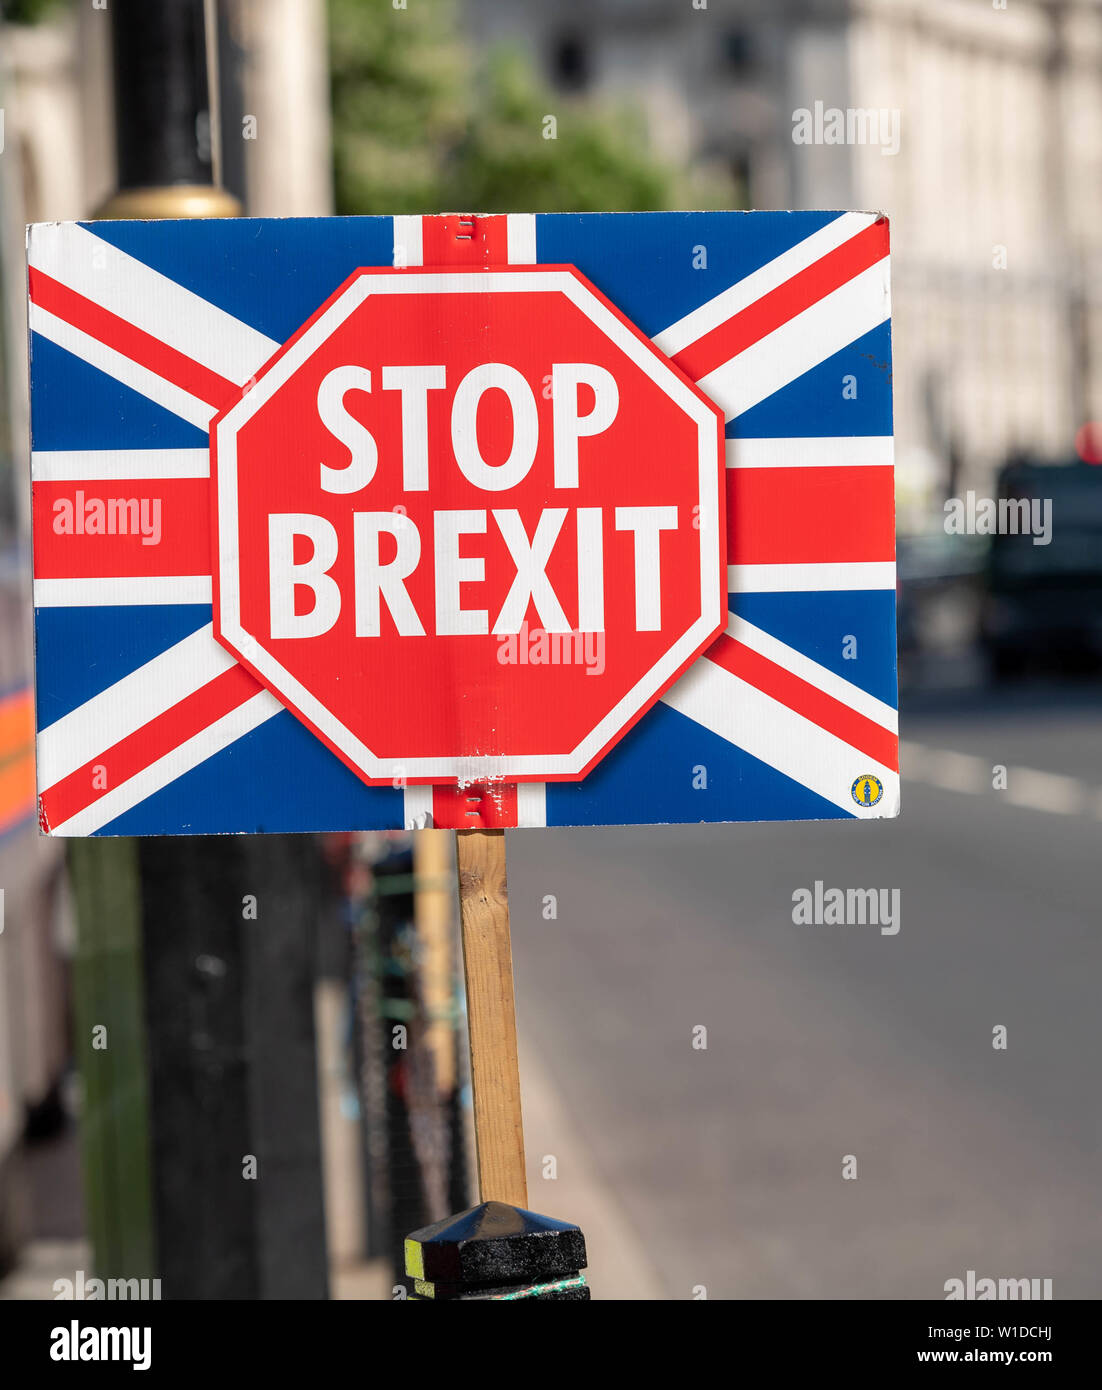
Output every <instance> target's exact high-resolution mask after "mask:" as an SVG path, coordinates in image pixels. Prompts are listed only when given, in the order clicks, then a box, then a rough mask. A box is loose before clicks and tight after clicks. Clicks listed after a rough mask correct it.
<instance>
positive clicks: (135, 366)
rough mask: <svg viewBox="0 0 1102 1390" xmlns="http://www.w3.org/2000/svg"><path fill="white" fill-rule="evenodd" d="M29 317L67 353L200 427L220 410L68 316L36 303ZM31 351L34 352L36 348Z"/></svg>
mask: <svg viewBox="0 0 1102 1390" xmlns="http://www.w3.org/2000/svg"><path fill="white" fill-rule="evenodd" d="M28 320H29V323H30V327H31V329H32V331H33V332H35V333H41V334H42V336H43V337H44V338H49V340H50V342H52V343H56V344H57V345H58V347H62V348H64V349H65V351H66V352H71V353H72V354H73V355H74V357H79V358H81V360H82V361H84V362H88V363H89V364H90V365H91V366H93V367H98V368H99V370H100V371H101V372H106V374H107V375H108V376H113V377H114V378H115V380H116V381H121V382H122V383H123V385H124V386H129V387H130V389H131V390H133V391H138V392H140V394H141V395H143V396H146V397H148V398H149V400H151V401H156V403H157V404H158V405H163V406H164V408H165V409H166V410H171V411H172V413H173V415H179V416H180V418H181V419H183V420H187V421H188V422H189V423H190V424H192V425H195V426H197V428H199V429H201V430H205V429H207V428H208V427H209V425H210V422H211V420H212V419H213V418H214V415H215V413H216V412H215V409H214V406H212V405H208V404H207V402H206V401H201V400H200V399H199V397H198V396H193V395H192V394H191V392H190V391H185V390H183V389H182V387H179V386H175V385H174V384H173V383H172V382H171V381H166V380H165V379H164V377H161V376H158V375H157V373H156V372H152V371H150V369H149V368H148V367H143V366H141V365H140V364H139V363H137V362H132V361H131V360H130V358H129V357H124V356H123V355H122V353H121V352H116V351H115V349H114V348H111V347H108V346H107V344H106V343H101V342H100V340H99V339H98V338H93V337H91V336H90V335H89V334H87V333H85V332H84V331H83V330H82V329H79V328H74V327H73V325H72V324H71V323H66V321H65V320H64V319H59V318H58V317H57V316H56V315H55V314H51V313H50V312H49V311H48V310H46V309H43V308H42V307H41V306H40V305H38V304H35V303H33V302H32V303H31V304H30V306H29V309H28ZM31 351H32V353H33V351H34V349H33V347H32V349H31Z"/></svg>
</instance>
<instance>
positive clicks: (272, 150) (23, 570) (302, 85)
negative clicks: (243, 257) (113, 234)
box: [0, 0, 347, 1275]
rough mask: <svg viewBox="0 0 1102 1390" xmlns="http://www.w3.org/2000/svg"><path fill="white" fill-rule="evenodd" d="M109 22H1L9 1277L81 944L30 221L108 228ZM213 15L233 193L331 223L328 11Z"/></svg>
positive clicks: (62, 1062)
mask: <svg viewBox="0 0 1102 1390" xmlns="http://www.w3.org/2000/svg"><path fill="white" fill-rule="evenodd" d="M109 11H110V7H108V9H104V8H101V7H93V6H92V5H91V4H89V3H84V0H81V3H70V4H65V3H63V0H59V3H58V4H57V6H56V7H55V8H54V9H53V10H49V11H47V12H46V14H45V17H44V18H43V20H42V22H39V23H37V24H26V25H24V24H15V23H5V24H0V317H2V324H0V888H2V889H3V895H2V897H0V1275H2V1274H3V1273H4V1271H5V1269H6V1268H7V1267H8V1266H9V1265H10V1264H11V1263H12V1261H13V1260H14V1259H15V1258H16V1256H17V1254H18V1251H19V1249H20V1247H21V1246H22V1245H23V1243H24V1242H25V1241H26V1239H27V1237H28V1235H29V1234H31V1233H32V1232H33V1230H34V1222H33V1220H32V1213H31V1208H32V1207H33V1205H34V1203H33V1201H32V1200H31V1199H30V1192H31V1187H32V1184H30V1183H29V1182H28V1180H27V1171H26V1165H25V1164H24V1161H23V1141H24V1137H25V1136H26V1135H28V1134H31V1133H32V1132H43V1131H44V1130H45V1129H46V1128H48V1127H49V1126H51V1125H52V1124H54V1123H56V1117H57V1111H58V1107H59V1105H60V1103H61V1095H62V1092H63V1089H64V1088H63V1085H62V1083H63V1081H64V1077H65V1074H66V1071H67V1068H68V1067H69V1064H70V1057H71V1046H70V1036H69V1033H70V1022H69V1019H70V1007H69V1006H70V999H69V994H70V985H69V971H68V961H69V958H70V957H71V955H72V952H73V949H74V937H73V929H72V916H71V911H70V906H69V901H68V893H67V888H66V883H65V876H64V872H63V863H64V854H63V845H62V844H60V843H59V842H57V841H55V840H48V839H45V838H43V837H41V836H40V835H39V834H38V829H37V812H36V794H35V777H34V741H33V740H34V717H33V699H32V693H31V679H32V664H31V663H32V639H31V624H30V615H31V593H30V563H29V544H30V485H29V479H30V460H29V447H30V435H29V419H28V390H27V322H26V295H25V284H26V281H25V276H26V269H25V259H24V237H25V225H26V224H27V223H29V222H43V221H54V220H59V221H60V220H69V219H79V218H87V217H91V216H94V215H95V212H96V209H97V208H99V207H100V206H102V205H103V203H104V201H105V200H106V198H107V197H108V196H109V195H110V194H111V193H112V191H113V190H114V188H115V180H116V170H115V153H114V152H115V148H116V140H115V118H114V76H113V70H112V68H113V64H112V45H111V30H110V18H111V17H110V12H109ZM215 13H216V14H217V19H218V28H219V42H218V44H217V46H216V48H215V49H212V51H210V52H208V77H209V78H210V79H211V82H212V86H213V87H214V89H215V91H216V92H217V94H218V100H219V101H220V103H221V109H222V113H223V117H224V122H225V124H224V127H223V132H222V133H223V140H222V150H221V154H222V175H223V182H224V183H225V184H226V186H227V187H229V188H230V190H231V191H232V192H234V193H235V194H236V195H237V197H238V198H239V200H240V201H241V203H242V205H243V206H244V207H245V209H246V210H247V211H250V212H255V213H256V214H258V215H300V216H310V215H324V214H326V213H328V212H330V211H331V210H332V168H331V158H330V138H329V85H328V54H327V25H326V6H325V0H219V4H218V5H217V6H216V7H215ZM216 54H217V56H215V55H216ZM330 1108H332V1107H330ZM346 1128H347V1127H346ZM341 1138H342V1140H344V1139H345V1138H346V1136H344V1135H342V1136H341Z"/></svg>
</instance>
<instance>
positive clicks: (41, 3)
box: [0, 0, 59, 24]
mask: <svg viewBox="0 0 1102 1390" xmlns="http://www.w3.org/2000/svg"><path fill="white" fill-rule="evenodd" d="M58 4H59V0H0V19H4V20H6V21H7V22H8V23H9V24H37V23H38V21H39V20H40V19H45V18H47V17H48V15H49V13H50V11H51V10H56V9H57V8H58Z"/></svg>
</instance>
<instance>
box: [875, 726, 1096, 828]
mask: <svg viewBox="0 0 1102 1390" xmlns="http://www.w3.org/2000/svg"><path fill="white" fill-rule="evenodd" d="M899 752H900V757H901V760H902V763H903V768H902V771H903V776H904V779H905V780H910V781H912V782H924V783H925V784H926V785H927V786H931V787H937V788H938V789H939V790H941V791H951V792H963V793H965V794H969V795H977V796H978V795H982V794H984V793H986V792H988V791H991V790H994V788H993V787H992V779H993V769H994V767H995V766H996V765H995V764H991V765H990V766H989V765H988V764H987V763H986V762H985V761H984V760H983V758H981V757H979V756H977V755H976V754H974V753H960V752H958V751H957V750H956V749H952V748H927V747H926V746H925V745H924V744H921V743H912V742H911V741H910V740H909V739H907V740H904V741H903V742H901V743H900V745H899ZM999 794H1000V795H1001V796H1003V797H1005V799H1006V800H1007V801H1008V802H1009V803H1010V804H1011V806H1021V807H1023V808H1025V809H1026V810H1029V811H1046V812H1048V813H1049V814H1050V815H1057V816H1075V815H1089V814H1093V816H1094V818H1095V819H1096V820H1102V787H1092V786H1090V784H1089V783H1087V782H1082V781H1080V780H1079V778H1077V777H1067V776H1065V775H1064V774H1063V773H1058V772H1041V771H1039V770H1038V769H1037V768H1032V767H1010V766H1008V767H1007V769H1006V787H1005V788H1004V789H1001V790H1000V792H999Z"/></svg>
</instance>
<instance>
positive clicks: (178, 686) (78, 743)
mask: <svg viewBox="0 0 1102 1390" xmlns="http://www.w3.org/2000/svg"><path fill="white" fill-rule="evenodd" d="M236 665H237V662H236V661H235V660H234V658H233V657H232V656H231V655H230V653H229V652H228V651H227V650H226V649H225V647H223V646H220V645H219V644H218V643H217V642H216V641H215V640H214V628H213V625H212V624H211V623H207V624H206V626H205V627H201V628H199V630H198V631H197V632H193V633H191V634H190V636H188V637H185V638H184V639H183V640H182V641H181V642H177V643H175V645H173V646H171V647H169V648H168V650H167V651H163V652H161V653H160V655H159V656H155V657H154V658H153V659H152V660H151V661H147V662H146V663H145V665H144V666H139V667H138V668H137V670H136V671H131V672H130V674H129V675H127V676H123V678H122V679H121V680H118V681H116V682H115V683H114V685H109V686H108V687H107V689H106V690H101V691H100V693H99V694H98V695H93V696H92V698H91V699H90V700H85V702H84V704H82V705H78V706H77V708H76V709H74V710H71V711H70V712H69V713H68V714H65V715H62V717H61V718H60V719H57V720H55V721H54V722H53V723H52V724H48V725H47V726H46V728H44V729H40V730H39V733H38V783H39V789H40V790H41V791H46V790H48V789H49V788H50V787H52V786H54V785H55V784H56V783H57V782H60V781H61V780H62V778H64V777H68V776H69V774H70V773H71V772H75V771H76V770H77V768H78V767H83V766H84V765H85V763H87V762H90V761H91V759H92V758H95V757H97V756H98V755H99V754H101V753H103V752H105V751H106V750H107V749H108V748H113V747H114V746H115V744H116V743H118V742H119V741H120V740H121V739H124V738H126V737H128V735H130V734H132V733H134V731H135V730H136V729H140V728H141V727H142V725H143V724H148V723H149V721H150V720H151V719H156V718H157V716H158V715H160V714H164V712H165V710H167V709H171V708H172V706H173V705H175V704H177V703H178V702H179V701H180V700H183V699H185V698H186V697H187V696H188V695H193V694H194V693H195V691H197V690H199V689H201V688H202V687H203V686H204V685H207V684H209V682H210V681H212V680H214V679H215V677H216V676H220V675H221V674H222V673H223V672H224V671H228V670H229V669H230V668H231V667H232V666H236Z"/></svg>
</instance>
